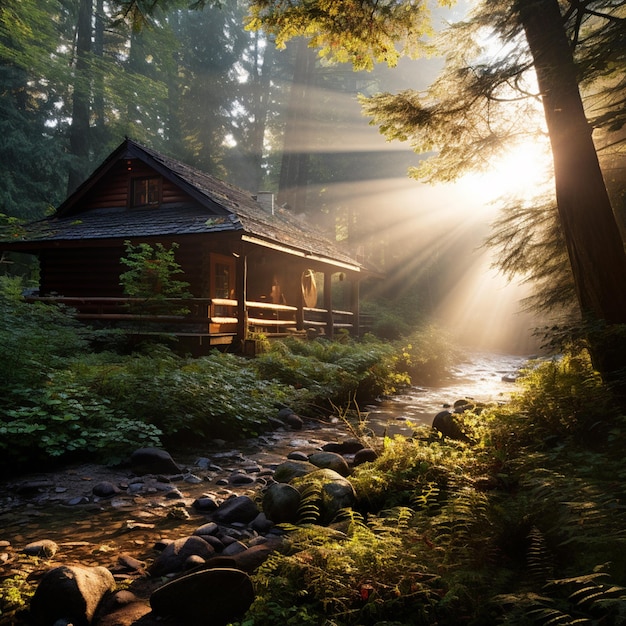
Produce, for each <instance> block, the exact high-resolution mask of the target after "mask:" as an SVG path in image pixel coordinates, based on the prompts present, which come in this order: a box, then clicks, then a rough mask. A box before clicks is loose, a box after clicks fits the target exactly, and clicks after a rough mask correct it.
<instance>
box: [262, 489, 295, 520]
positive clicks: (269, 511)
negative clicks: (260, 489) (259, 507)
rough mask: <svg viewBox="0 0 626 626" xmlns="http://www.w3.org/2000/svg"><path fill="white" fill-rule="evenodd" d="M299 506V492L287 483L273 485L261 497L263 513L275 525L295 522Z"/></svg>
mask: <svg viewBox="0 0 626 626" xmlns="http://www.w3.org/2000/svg"><path fill="white" fill-rule="evenodd" d="M299 506H300V492H299V491H298V490H297V489H296V488H295V487H293V486H292V485H288V484H287V483H274V484H273V485H271V486H270V487H269V488H268V489H267V491H266V492H265V495H264V496H263V512H264V513H265V516H266V517H267V518H269V519H270V520H272V521H273V522H274V523H275V524H281V523H282V522H295V521H296V520H297V518H298V507H299Z"/></svg>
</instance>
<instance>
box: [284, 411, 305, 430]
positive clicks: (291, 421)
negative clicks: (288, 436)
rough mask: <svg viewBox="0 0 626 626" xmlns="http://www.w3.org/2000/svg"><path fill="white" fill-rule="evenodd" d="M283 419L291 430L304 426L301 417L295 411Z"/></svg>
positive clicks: (300, 428)
mask: <svg viewBox="0 0 626 626" xmlns="http://www.w3.org/2000/svg"><path fill="white" fill-rule="evenodd" d="M284 421H285V424H287V426H289V428H291V429H292V430H302V427H303V426H304V422H303V421H302V418H301V417H300V416H299V415H296V414H295V413H290V414H289V415H287V417H285V418H284Z"/></svg>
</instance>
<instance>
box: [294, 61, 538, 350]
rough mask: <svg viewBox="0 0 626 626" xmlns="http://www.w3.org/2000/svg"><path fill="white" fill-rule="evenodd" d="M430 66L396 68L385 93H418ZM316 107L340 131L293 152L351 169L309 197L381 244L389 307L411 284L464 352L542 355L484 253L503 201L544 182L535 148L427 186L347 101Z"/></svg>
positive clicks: (519, 290)
mask: <svg viewBox="0 0 626 626" xmlns="http://www.w3.org/2000/svg"><path fill="white" fill-rule="evenodd" d="M435 65H436V63H434V62H429V61H423V60H421V61H409V60H406V59H405V60H403V61H402V62H401V63H400V66H399V67H397V68H394V69H393V70H387V71H384V70H383V71H382V73H383V75H387V74H389V75H390V76H391V77H392V83H391V84H389V85H387V86H386V88H388V89H390V90H400V89H403V88H409V86H411V85H412V86H415V84H416V77H418V76H419V77H420V80H419V82H420V83H423V84H426V83H427V82H428V80H429V79H430V78H431V76H432V71H433V69H434V66H435ZM315 98H317V99H319V100H322V101H328V102H332V107H333V111H334V113H335V114H337V113H340V115H339V117H340V118H342V124H341V125H340V127H337V126H336V125H334V124H331V125H330V128H329V130H328V131H327V132H324V131H323V132H322V135H323V136H326V137H332V138H333V140H332V142H328V141H327V142H325V143H324V144H323V145H319V143H318V142H316V141H315V140H314V139H312V140H311V141H310V142H303V143H302V144H300V145H297V146H294V147H293V149H294V150H295V151H298V152H307V153H309V154H317V155H321V156H322V157H323V156H325V155H329V156H331V155H335V156H340V157H341V158H345V159H346V160H347V161H348V162H349V163H350V162H352V163H353V167H352V168H351V167H348V169H347V172H344V176H343V177H341V176H337V177H336V178H337V180H336V181H334V182H332V183H329V182H326V183H324V184H323V185H319V186H318V187H311V188H310V189H309V194H311V195H319V197H321V198H324V202H325V203H327V204H328V205H335V206H344V205H356V206H358V207H359V211H360V214H361V215H363V216H365V222H366V223H367V234H366V238H367V236H372V234H375V236H376V237H377V238H378V239H379V240H381V241H382V240H385V241H386V245H385V246H384V248H385V250H387V251H391V256H388V257H387V258H386V259H385V260H384V261H385V265H386V266H387V267H391V268H393V270H392V271H389V272H387V273H386V275H385V278H384V279H383V280H382V281H381V282H382V284H381V285H380V289H381V290H382V291H384V293H385V294H391V295H392V300H393V296H402V295H404V294H406V292H407V291H409V290H411V289H413V288H414V286H415V283H416V282H418V283H419V284H420V286H421V298H420V299H421V301H422V302H425V303H426V308H427V309H428V310H429V311H430V319H431V321H432V323H434V324H436V325H438V326H441V327H443V328H444V329H446V330H447V331H448V332H449V333H450V334H451V335H452V336H453V337H454V338H455V340H457V341H458V342H459V344H461V345H463V346H467V347H469V348H472V349H479V350H493V351H502V352H512V353H515V354H530V353H534V352H536V351H537V350H538V349H539V347H540V346H539V343H538V340H537V339H536V338H535V337H534V336H533V330H534V329H535V328H536V327H537V326H540V324H541V322H540V320H539V319H538V318H537V317H536V316H535V315H534V314H532V313H529V312H527V311H525V309H524V306H523V303H522V301H523V299H524V298H526V297H527V296H528V295H529V294H530V290H529V288H527V287H526V286H524V285H521V284H519V283H516V282H512V281H509V280H508V279H506V278H505V277H504V276H503V275H502V274H501V273H500V272H499V271H497V270H496V269H494V268H493V267H492V265H493V263H494V257H493V254H494V253H493V251H491V250H489V249H486V248H485V247H484V245H483V244H484V241H485V239H486V237H487V236H488V235H489V233H490V230H491V224H492V222H493V220H494V218H495V217H496V215H497V214H498V207H499V204H500V203H501V202H502V199H503V197H506V196H509V195H519V194H520V193H525V192H526V191H527V190H528V187H529V183H528V181H527V177H528V175H529V174H530V175H534V176H536V177H537V179H538V180H539V179H540V178H542V177H543V175H544V172H545V169H546V168H547V167H548V166H549V163H548V160H547V158H546V156H545V154H544V153H543V152H541V151H540V149H541V147H538V148H537V150H536V151H535V150H533V149H532V148H531V151H530V152H529V151H528V146H525V147H517V148H516V149H513V150H512V151H511V154H510V155H508V158H507V157H505V158H504V159H501V160H500V161H498V162H496V163H495V164H494V166H493V167H490V168H488V169H487V170H486V171H485V172H482V173H477V174H473V175H468V176H465V177H463V178H462V179H461V180H459V181H457V182H455V183H449V184H441V183H440V184H433V185H430V184H425V183H421V182H418V181H416V180H414V179H412V178H409V176H408V174H407V171H408V169H409V168H410V167H412V166H415V165H417V163H418V162H419V160H420V155H417V154H415V153H414V152H412V151H411V150H409V149H407V147H406V145H405V144H403V143H400V142H389V141H387V140H386V139H385V138H384V137H383V136H382V135H381V134H380V133H379V132H378V129H377V128H376V127H374V126H372V125H370V123H369V120H368V119H367V118H365V117H364V116H363V114H362V113H361V110H360V107H359V104H358V102H357V100H356V98H355V97H354V96H343V95H337V94H336V93H334V92H329V93H317V94H315ZM310 131H311V132H310V135H311V137H312V138H313V137H317V136H319V131H320V128H319V127H318V126H316V127H315V129H313V128H311V129H310ZM305 135H306V133H305ZM368 159H373V160H375V162H376V163H381V162H382V163H383V164H384V165H383V167H380V169H378V170H377V171H376V172H375V173H372V172H371V171H367V177H360V175H359V174H360V172H362V171H363V169H362V168H360V167H359V165H360V164H361V163H362V162H363V161H367V160H368ZM529 160H531V161H532V162H529ZM538 180H537V181H535V182H536V183H537V185H538V184H539V183H538ZM533 184H534V183H533V182H532V181H531V183H530V185H531V186H532V185H533ZM535 191H536V189H535ZM375 292H376V287H374V293H375Z"/></svg>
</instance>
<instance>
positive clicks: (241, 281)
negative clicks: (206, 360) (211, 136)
mask: <svg viewBox="0 0 626 626" xmlns="http://www.w3.org/2000/svg"><path fill="white" fill-rule="evenodd" d="M125 242H130V243H131V244H132V245H138V244H140V243H147V244H150V245H152V246H154V245H155V244H157V243H160V244H162V245H163V246H164V247H165V248H166V249H169V248H171V246H172V244H176V245H175V249H176V252H175V258H176V262H177V263H178V265H180V268H181V269H182V271H183V274H182V275H181V276H180V277H179V278H180V280H184V281H185V282H187V283H188V285H189V289H188V291H189V293H190V294H191V297H190V298H187V299H186V300H185V306H186V307H187V308H186V309H185V314H184V315H148V314H147V313H146V312H144V314H142V311H141V302H139V303H138V302H134V303H133V304H134V305H135V306H133V308H132V312H129V311H130V309H129V304H130V303H131V300H132V299H130V298H128V297H127V295H126V294H125V293H124V291H123V288H122V286H121V284H120V275H121V273H122V272H124V271H125V269H127V268H125V267H124V266H123V264H122V262H121V259H122V258H123V257H124V255H125V250H126V244H125ZM0 249H2V250H4V251H16V252H23V253H28V254H33V255H36V257H37V258H38V261H39V270H40V283H39V290H38V291H37V292H36V295H34V296H31V297H30V299H31V300H39V301H45V302H57V303H64V304H67V305H70V306H71V307H73V308H74V309H75V310H76V314H77V317H78V318H80V319H83V320H87V321H89V322H92V323H97V324H107V325H116V324H117V325H124V324H128V323H131V322H133V321H134V322H136V321H137V320H141V322H142V323H143V328H144V329H147V330H145V332H146V333H155V332H161V331H167V332H169V333H173V334H174V335H176V336H177V337H178V338H179V339H180V340H181V341H185V342H186V345H188V346H190V347H191V349H192V350H195V351H196V352H199V353H202V352H203V351H204V349H207V348H210V347H212V346H233V347H234V348H236V349H239V348H244V347H245V346H246V339H248V346H247V348H248V349H249V348H250V345H249V338H250V337H251V336H254V333H263V334H265V335H267V336H269V337H272V336H285V335H289V334H306V333H310V332H311V331H315V332H317V333H323V334H324V335H326V336H328V337H333V335H334V334H335V332H336V331H337V329H340V328H343V329H347V330H348V331H349V332H350V333H351V334H354V335H358V334H360V332H361V324H360V316H359V282H360V280H361V279H362V277H363V276H364V274H365V273H366V270H365V268H364V267H363V265H362V264H361V263H360V262H358V261H357V260H356V259H355V258H353V257H352V256H351V255H349V254H348V253H347V252H345V251H344V250H343V249H342V248H341V247H340V246H339V245H338V244H337V243H336V242H333V241H331V240H330V239H329V238H327V237H326V236H324V235H323V234H322V233H321V232H320V231H318V230H317V229H316V228H314V227H312V226H311V225H309V224H307V223H306V222H304V221H302V220H300V219H299V218H298V216H296V215H294V214H293V213H292V212H290V211H287V210H285V209H283V208H280V207H278V206H275V205H274V202H273V195H272V194H267V193H261V194H257V195H256V196H254V195H252V194H250V193H248V192H246V191H244V190H242V189H239V188H237V187H235V186H233V185H230V184H228V183H226V182H224V181H222V180H219V179H217V178H215V177H213V176H209V175H208V174H206V173H203V172H201V171H199V170H197V169H195V168H192V167H190V166H188V165H186V164H184V163H182V162H180V161H177V160H174V159H171V158H169V157H167V156H165V155H164V154H161V153H159V152H156V151H154V150H152V149H149V148H147V147H145V146H142V145H140V144H138V143H136V142H134V141H132V140H130V139H126V140H125V141H124V142H123V143H122V144H121V145H120V146H119V147H118V148H117V149H115V150H114V151H113V152H112V153H111V154H110V155H109V157H108V158H107V159H106V160H105V161H104V162H103V163H102V164H101V165H100V166H99V167H98V168H97V169H96V170H95V171H94V173H93V174H92V175H91V176H90V177H89V178H88V179H87V180H86V181H85V182H84V183H83V184H82V185H81V186H80V187H79V188H78V189H77V190H76V191H75V192H74V193H73V194H71V195H70V196H69V197H68V198H67V199H66V200H65V201H64V202H63V203H62V204H61V205H60V206H59V207H58V209H57V210H56V212H55V213H54V214H53V215H51V216H50V217H47V218H45V219H43V220H39V221H36V222H32V223H30V224H26V225H25V226H24V227H23V228H22V229H21V230H20V234H19V236H18V237H15V236H13V237H11V238H8V237H6V236H5V237H2V241H0ZM187 311H188V312H187ZM134 328H135V329H136V328H137V326H136V325H135V326H134Z"/></svg>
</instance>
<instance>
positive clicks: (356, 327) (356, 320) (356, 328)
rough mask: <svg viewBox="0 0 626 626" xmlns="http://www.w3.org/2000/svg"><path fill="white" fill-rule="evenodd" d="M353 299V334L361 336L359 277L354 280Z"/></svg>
mask: <svg viewBox="0 0 626 626" xmlns="http://www.w3.org/2000/svg"><path fill="white" fill-rule="evenodd" d="M350 299H351V301H352V334H353V335H354V336H355V337H360V336H361V320H360V316H359V277H358V276H355V277H354V279H353V280H352V290H351V294H350Z"/></svg>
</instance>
